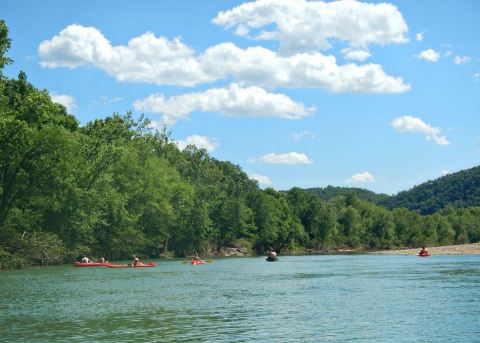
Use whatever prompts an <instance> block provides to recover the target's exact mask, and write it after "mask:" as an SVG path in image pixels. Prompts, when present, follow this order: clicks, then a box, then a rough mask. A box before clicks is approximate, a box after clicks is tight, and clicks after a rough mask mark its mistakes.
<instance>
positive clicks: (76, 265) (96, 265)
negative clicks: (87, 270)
mask: <svg viewBox="0 0 480 343" xmlns="http://www.w3.org/2000/svg"><path fill="white" fill-rule="evenodd" d="M111 264H112V262H90V263H85V262H75V263H74V264H73V265H74V266H75V267H101V266H109V265H111Z"/></svg>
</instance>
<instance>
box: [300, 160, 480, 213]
mask: <svg viewBox="0 0 480 343" xmlns="http://www.w3.org/2000/svg"><path fill="white" fill-rule="evenodd" d="M304 191H305V192H307V193H308V194H311V195H314V196H318V197H320V198H321V199H322V200H325V201H328V200H330V199H332V198H334V197H336V196H339V195H345V194H347V193H351V192H353V193H355V195H356V196H357V197H358V198H359V199H362V200H365V201H370V202H373V203H375V204H377V205H380V206H383V207H386V208H388V209H390V210H391V209H395V208H400V207H404V208H407V209H409V210H418V211H420V212H421V213H422V214H431V213H434V212H437V211H438V210H441V209H442V208H444V207H445V206H447V205H452V206H454V207H458V208H461V207H469V206H480V166H477V167H474V168H470V169H466V170H462V171H459V172H456V173H452V174H448V175H446V176H443V177H440V178H438V179H435V180H431V181H427V182H425V183H422V184H420V185H418V186H415V187H413V188H412V189H409V190H406V191H402V192H400V193H398V194H396V195H393V196H389V195H387V194H377V193H375V192H372V191H369V190H366V189H363V188H355V187H333V186H328V187H324V188H306V189H304Z"/></svg>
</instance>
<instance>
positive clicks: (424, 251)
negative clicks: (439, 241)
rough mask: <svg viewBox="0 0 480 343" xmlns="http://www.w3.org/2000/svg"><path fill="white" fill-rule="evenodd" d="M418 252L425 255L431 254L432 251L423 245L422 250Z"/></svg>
mask: <svg viewBox="0 0 480 343" xmlns="http://www.w3.org/2000/svg"><path fill="white" fill-rule="evenodd" d="M418 254H419V255H420V256H425V255H429V254H430V253H429V252H428V250H427V249H425V247H422V250H420V252H419V253H418Z"/></svg>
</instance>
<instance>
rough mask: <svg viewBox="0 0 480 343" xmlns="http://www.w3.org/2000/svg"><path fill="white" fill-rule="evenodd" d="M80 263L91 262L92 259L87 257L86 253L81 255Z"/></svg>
mask: <svg viewBox="0 0 480 343" xmlns="http://www.w3.org/2000/svg"><path fill="white" fill-rule="evenodd" d="M82 263H92V260H91V259H89V258H88V257H87V255H83V257H82Z"/></svg>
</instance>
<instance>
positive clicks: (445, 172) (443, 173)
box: [440, 169, 451, 176]
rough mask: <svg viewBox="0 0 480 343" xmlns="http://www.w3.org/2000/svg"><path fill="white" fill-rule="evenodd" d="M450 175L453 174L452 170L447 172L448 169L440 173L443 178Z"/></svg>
mask: <svg viewBox="0 0 480 343" xmlns="http://www.w3.org/2000/svg"><path fill="white" fill-rule="evenodd" d="M448 174H451V172H450V170H447V169H444V170H442V171H441V172H440V175H441V176H445V175H448Z"/></svg>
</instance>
